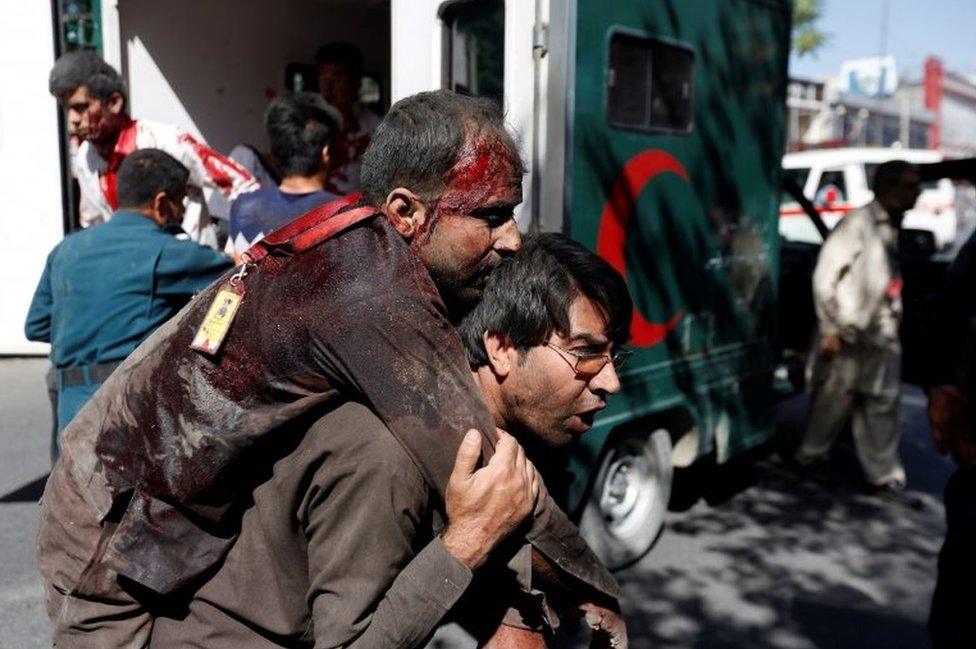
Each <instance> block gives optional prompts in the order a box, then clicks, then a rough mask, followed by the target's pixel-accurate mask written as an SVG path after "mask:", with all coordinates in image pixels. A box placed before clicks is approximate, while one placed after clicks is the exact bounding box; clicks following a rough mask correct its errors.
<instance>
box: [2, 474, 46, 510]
mask: <svg viewBox="0 0 976 649" xmlns="http://www.w3.org/2000/svg"><path fill="white" fill-rule="evenodd" d="M47 476H48V474H44V475H42V476H41V477H40V478H38V479H37V480H34V481H32V482H28V483H27V484H25V485H24V486H22V487H17V488H16V489H14V490H13V491H11V492H10V493H7V494H4V495H3V496H0V503H36V502H37V501H38V500H40V499H41V494H43V493H44V485H45V484H47Z"/></svg>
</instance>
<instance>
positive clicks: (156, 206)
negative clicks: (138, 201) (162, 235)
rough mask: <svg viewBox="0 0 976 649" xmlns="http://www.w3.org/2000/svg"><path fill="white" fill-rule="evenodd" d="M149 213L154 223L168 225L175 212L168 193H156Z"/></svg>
mask: <svg viewBox="0 0 976 649" xmlns="http://www.w3.org/2000/svg"><path fill="white" fill-rule="evenodd" d="M149 211H150V213H149V216H150V217H151V218H152V220H153V221H155V222H156V223H158V224H160V225H166V223H167V222H168V221H169V217H170V215H171V212H172V211H173V210H172V206H171V201H170V200H169V196H168V195H167V194H166V192H156V195H155V196H153V199H152V203H150V204H149Z"/></svg>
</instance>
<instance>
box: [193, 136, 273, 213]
mask: <svg viewBox="0 0 976 649" xmlns="http://www.w3.org/2000/svg"><path fill="white" fill-rule="evenodd" d="M176 140H177V145H178V147H179V149H180V151H179V153H180V155H179V156H177V157H178V159H179V160H180V161H181V162H183V164H185V165H186V167H187V169H189V170H190V182H191V183H192V184H194V185H196V186H198V187H200V188H203V187H213V188H216V189H218V190H220V192H221V193H222V194H224V196H226V197H227V198H228V199H229V200H231V201H233V200H234V199H235V198H237V197H238V196H240V195H241V194H246V193H247V192H252V191H254V190H256V189H257V188H258V181H257V180H255V179H254V176H252V175H251V173H250V172H249V171H248V170H247V169H245V168H244V167H242V166H241V165H239V164H238V163H237V162H235V161H234V160H231V159H230V158H228V157H227V156H225V155H223V154H222V153H219V152H217V151H214V150H213V149H211V148H210V147H209V146H207V145H206V144H204V143H203V142H201V141H200V140H198V139H196V138H195V137H193V136H192V135H190V134H189V133H184V132H182V131H177V134H176Z"/></svg>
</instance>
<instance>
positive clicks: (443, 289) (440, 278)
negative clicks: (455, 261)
mask: <svg viewBox="0 0 976 649" xmlns="http://www.w3.org/2000/svg"><path fill="white" fill-rule="evenodd" d="M478 274H479V273H476V274H475V275H473V276H471V277H475V276H477V275H478ZM430 276H431V279H433V280H434V285H435V286H437V290H438V292H439V293H440V294H441V299H442V300H444V306H445V307H447V315H448V319H449V320H450V321H451V324H453V325H455V326H456V325H457V324H459V323H460V322H461V321H462V320H464V318H465V316H467V315H468V313H470V312H471V309H473V308H474V307H476V306H477V305H478V302H480V301H481V296H482V295H484V289H483V288H479V287H475V286H470V285H469V284H468V282H469V281H470V279H471V277H458V276H457V275H453V274H450V273H439V272H436V271H431V274H430Z"/></svg>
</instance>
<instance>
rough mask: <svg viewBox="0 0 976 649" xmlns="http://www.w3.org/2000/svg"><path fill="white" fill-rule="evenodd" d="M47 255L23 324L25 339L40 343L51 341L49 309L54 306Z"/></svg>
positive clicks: (49, 261) (49, 263) (49, 256)
mask: <svg viewBox="0 0 976 649" xmlns="http://www.w3.org/2000/svg"><path fill="white" fill-rule="evenodd" d="M53 254H54V253H51V254H50V255H48V258H47V261H46V262H45V263H44V272H43V273H41V279H40V281H39V282H38V283H37V288H36V289H35V290H34V297H33V299H32V300H31V304H30V309H28V311H27V321H26V323H25V324H24V335H25V336H27V340H33V341H36V342H41V343H49V342H51V311H52V308H53V306H54V296H53V293H52V291H51V257H52V256H53Z"/></svg>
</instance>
